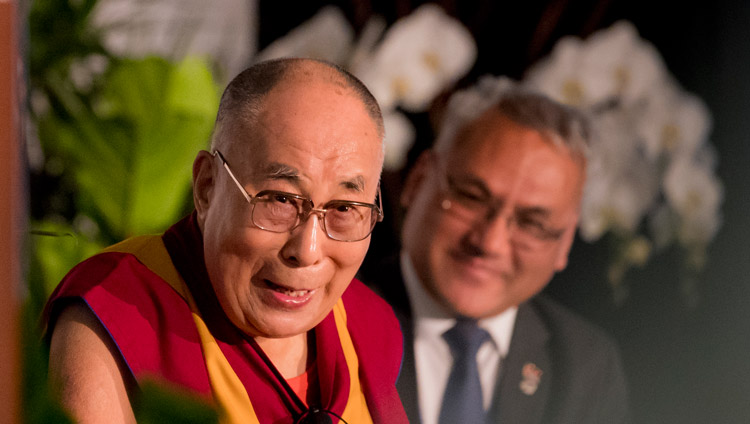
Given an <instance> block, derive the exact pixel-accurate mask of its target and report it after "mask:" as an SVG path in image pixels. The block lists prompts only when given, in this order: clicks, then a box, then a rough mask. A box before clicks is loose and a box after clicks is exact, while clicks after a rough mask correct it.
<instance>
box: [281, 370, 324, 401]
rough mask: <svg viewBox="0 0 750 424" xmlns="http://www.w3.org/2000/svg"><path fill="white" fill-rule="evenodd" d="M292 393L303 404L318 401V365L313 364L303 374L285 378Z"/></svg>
mask: <svg viewBox="0 0 750 424" xmlns="http://www.w3.org/2000/svg"><path fill="white" fill-rule="evenodd" d="M286 382H287V384H289V387H291V388H292V390H294V393H296V394H297V396H299V398H300V399H302V400H303V401H304V402H305V405H307V406H310V404H316V403H318V399H320V386H319V383H318V366H317V365H315V364H314V363H313V365H312V366H311V367H310V368H309V369H308V370H307V371H305V372H304V373H303V374H301V375H298V376H296V377H292V378H290V379H287V380H286Z"/></svg>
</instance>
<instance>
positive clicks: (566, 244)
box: [555, 216, 578, 272]
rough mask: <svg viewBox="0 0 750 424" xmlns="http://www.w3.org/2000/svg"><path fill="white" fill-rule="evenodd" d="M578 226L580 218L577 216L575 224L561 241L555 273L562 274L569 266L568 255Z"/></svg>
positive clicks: (566, 231) (571, 225)
mask: <svg viewBox="0 0 750 424" xmlns="http://www.w3.org/2000/svg"><path fill="white" fill-rule="evenodd" d="M577 224H578V217H577V216H576V218H575V219H574V220H573V223H572V224H570V225H569V226H568V229H566V230H565V232H564V233H563V235H562V239H560V246H558V251H557V257H556V258H555V272H560V271H562V270H564V269H565V267H567V266H568V255H569V254H570V249H571V247H572V246H573V241H574V240H575V236H576V229H577V227H578V225H577Z"/></svg>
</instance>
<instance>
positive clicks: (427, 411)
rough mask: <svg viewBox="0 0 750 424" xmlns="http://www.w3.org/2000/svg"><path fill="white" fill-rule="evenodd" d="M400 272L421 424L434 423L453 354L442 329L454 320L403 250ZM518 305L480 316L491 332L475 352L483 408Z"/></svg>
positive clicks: (438, 414)
mask: <svg viewBox="0 0 750 424" xmlns="http://www.w3.org/2000/svg"><path fill="white" fill-rule="evenodd" d="M401 273H402V275H403V277H404V283H405V285H406V292H407V294H408V296H409V303H410V305H411V312H412V317H413V320H414V363H415V366H416V371H417V372H416V375H417V386H418V387H419V390H418V393H419V412H420V416H421V418H422V424H437V422H438V417H439V416H440V406H441V405H442V400H443V392H445V386H446V384H448V376H449V375H450V370H451V366H452V365H453V356H452V355H451V351H450V347H449V346H448V343H447V342H446V341H445V340H444V339H443V333H445V332H446V331H448V330H449V329H450V328H452V327H453V326H454V325H455V324H456V318H455V317H453V316H452V315H451V314H450V313H449V312H448V311H446V310H445V309H444V308H443V307H442V306H441V305H440V304H439V303H437V302H436V301H435V300H434V299H433V298H432V296H431V295H430V294H429V293H428V292H427V291H426V290H425V289H424V287H422V284H421V283H420V281H419V278H418V277H417V274H416V271H415V270H414V265H412V263H411V259H409V255H408V254H406V252H401ZM517 312H518V308H510V309H508V310H506V311H504V312H503V313H501V314H499V315H496V316H493V317H489V318H484V319H481V320H479V326H480V327H482V328H483V329H485V330H487V332H488V333H489V334H490V341H489V342H485V343H484V344H483V345H482V347H481V348H480V349H479V352H478V353H477V366H478V367H479V376H480V377H479V378H480V382H481V385H482V400H483V403H484V409H485V410H488V409H489V407H490V404H491V403H492V395H493V391H494V389H495V380H496V378H497V376H498V371H499V368H500V361H501V359H502V358H504V357H505V356H506V355H507V354H508V347H509V346H510V339H511V336H512V335H513V325H514V324H515V321H516V313H517Z"/></svg>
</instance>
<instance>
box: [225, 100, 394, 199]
mask: <svg viewBox="0 0 750 424" xmlns="http://www.w3.org/2000/svg"><path fill="white" fill-rule="evenodd" d="M221 137H222V141H221V142H220V143H218V145H219V146H221V147H220V148H219V149H220V150H222V153H224V154H225V156H227V159H228V161H229V162H230V164H231V166H232V167H233V168H235V167H236V168H237V169H238V171H239V173H240V174H251V175H252V178H269V177H270V176H272V175H274V174H278V175H282V176H294V178H299V180H300V181H308V182H309V183H311V184H312V183H315V181H316V179H317V180H320V181H332V180H335V181H348V182H357V184H356V185H359V186H362V189H363V190H366V191H368V192H370V191H373V192H374V188H375V186H376V185H377V182H378V181H379V178H380V172H381V169H382V163H383V145H382V138H381V137H380V134H379V132H378V129H377V125H376V124H375V122H374V121H373V120H372V119H371V117H370V116H369V114H368V113H367V111H366V110H365V107H364V106H363V105H362V104H361V102H360V101H359V99H358V98H357V97H356V96H354V95H352V94H351V93H350V92H348V91H347V90H346V87H338V86H337V87H326V86H317V87H316V86H313V87H308V86H304V87H300V89H299V90H281V91H280V92H278V93H274V92H272V93H269V96H268V97H267V99H266V101H265V102H264V105H263V107H262V108H260V109H258V110H257V113H255V116H254V119H252V120H245V119H234V120H233V121H232V122H231V123H230V124H229V125H226V126H225V128H224V129H223V130H222V134H221ZM227 152H228V153H227ZM251 175H248V177H251ZM290 179H291V178H290ZM347 184H348V183H347Z"/></svg>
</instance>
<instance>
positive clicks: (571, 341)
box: [363, 78, 628, 424]
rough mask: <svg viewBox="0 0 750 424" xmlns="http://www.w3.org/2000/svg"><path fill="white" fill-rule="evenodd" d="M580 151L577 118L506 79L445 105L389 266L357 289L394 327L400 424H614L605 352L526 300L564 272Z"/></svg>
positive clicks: (610, 353)
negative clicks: (377, 298) (366, 288)
mask: <svg viewBox="0 0 750 424" xmlns="http://www.w3.org/2000/svg"><path fill="white" fill-rule="evenodd" d="M587 143H588V129H587V124H586V121H585V119H584V117H582V116H581V115H580V114H579V113H578V112H577V111H575V110H573V109H571V108H568V107H565V106H563V105H560V104H558V103H556V102H554V101H552V100H550V99H548V98H546V97H543V96H541V95H539V94H535V93H533V92H529V91H526V90H525V89H523V88H521V87H518V86H516V85H515V84H514V83H513V82H511V81H509V80H507V79H501V78H499V79H493V78H485V79H483V80H482V81H480V83H479V84H478V85H476V86H475V87H472V88H471V89H469V90H466V91H464V92H459V93H457V94H456V95H454V96H453V98H452V99H451V101H450V102H449V105H448V110H447V112H446V117H445V119H444V125H443V127H442V129H441V131H440V133H439V135H438V137H437V140H436V143H435V145H434V147H433V148H432V149H431V150H428V151H426V152H425V153H423V154H422V155H421V156H420V157H419V159H418V160H417V163H416V164H415V166H414V167H413V169H412V170H411V172H410V174H409V176H408V177H407V180H406V182H405V186H404V190H403V193H402V197H401V204H402V206H404V207H405V208H406V215H405V219H404V223H403V229H402V243H403V249H402V251H401V255H400V258H399V260H398V261H394V263H393V264H391V265H390V266H384V267H382V268H377V269H378V272H377V273H373V274H372V275H365V276H364V277H363V280H364V281H366V282H370V283H372V284H373V285H376V286H377V287H378V289H379V290H381V292H382V293H383V295H384V296H385V297H386V299H387V300H388V301H389V302H390V303H391V304H392V305H393V306H394V308H395V309H396V312H397V316H399V319H400V320H401V322H402V329H403V331H404V333H405V335H406V348H405V351H406V353H405V359H404V369H403V370H402V374H401V376H400V378H399V382H398V389H399V393H400V395H401V398H402V400H403V402H404V406H405V408H406V410H407V414H408V415H409V418H410V421H411V422H415V423H416V422H421V423H423V424H436V423H439V424H448V423H459V422H462V423H484V422H487V423H490V422H491V423H495V422H499V423H514V424H516V423H555V424H562V423H570V424H574V423H575V424H581V423H591V424H594V423H622V422H626V421H627V419H628V407H627V392H626V386H625V380H624V376H623V371H622V367H621V364H620V359H619V356H618V353H617V351H616V348H615V346H614V344H613V342H612V341H610V339H609V338H608V337H607V336H605V335H604V334H603V333H602V332H600V331H599V330H598V329H596V328H594V327H593V326H591V325H590V324H588V323H586V322H584V321H583V320H581V319H580V318H578V317H576V316H574V315H573V314H572V313H571V312H569V311H567V310H565V309H564V308H563V307H562V306H559V305H557V304H555V303H553V302H552V301H550V300H548V299H545V298H543V297H542V296H540V295H539V292H540V291H541V290H542V289H543V288H544V287H545V286H546V285H547V284H548V283H549V281H550V279H551V278H552V277H553V275H554V274H555V273H556V272H558V271H561V270H563V269H564V268H565V266H566V265H567V258H568V253H569V251H570V248H571V245H572V243H573V240H574V236H575V232H576V226H577V222H578V216H579V204H580V201H581V196H582V191H583V187H584V182H585V169H586V150H587ZM415 388H416V390H415Z"/></svg>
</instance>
